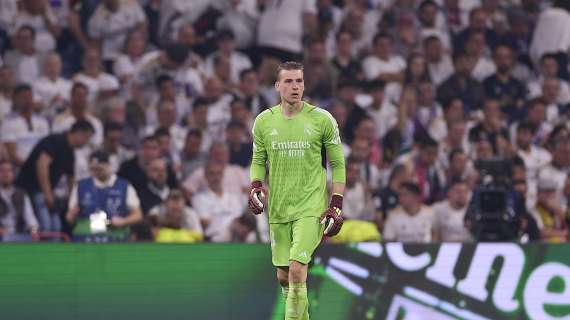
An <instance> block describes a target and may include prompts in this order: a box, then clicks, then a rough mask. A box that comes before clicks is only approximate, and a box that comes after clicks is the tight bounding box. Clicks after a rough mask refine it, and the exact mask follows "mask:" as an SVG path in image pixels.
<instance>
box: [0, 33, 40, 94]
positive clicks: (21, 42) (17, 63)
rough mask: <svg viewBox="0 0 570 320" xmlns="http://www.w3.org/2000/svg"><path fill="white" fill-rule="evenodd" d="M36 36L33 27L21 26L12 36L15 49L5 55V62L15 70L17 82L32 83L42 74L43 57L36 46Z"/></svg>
mask: <svg viewBox="0 0 570 320" xmlns="http://www.w3.org/2000/svg"><path fill="white" fill-rule="evenodd" d="M35 37H36V31H35V30H34V29H33V28H32V27H30V26H22V27H20V28H19V29H18V30H17V31H16V33H15V34H14V37H13V38H12V42H13V47H14V49H13V50H10V51H8V52H6V54H5V55H4V60H5V61H4V62H5V63H6V65H8V66H10V67H11V68H12V70H13V71H14V77H15V79H16V82H19V83H22V82H23V83H28V84H32V83H33V82H34V81H35V80H36V79H37V78H38V77H39V76H40V69H41V65H40V64H41V57H40V55H39V54H38V52H37V51H36V49H35V47H34V39H35Z"/></svg>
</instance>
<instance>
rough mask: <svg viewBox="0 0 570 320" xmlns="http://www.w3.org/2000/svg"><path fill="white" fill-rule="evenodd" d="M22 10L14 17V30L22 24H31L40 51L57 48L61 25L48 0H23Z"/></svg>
mask: <svg viewBox="0 0 570 320" xmlns="http://www.w3.org/2000/svg"><path fill="white" fill-rule="evenodd" d="M21 2H22V10H20V11H19V12H18V14H17V15H16V17H15V18H14V26H13V30H18V29H20V28H21V27H22V26H30V27H31V28H33V30H34V31H35V34H36V37H35V38H34V47H35V48H36V49H37V50H38V51H39V52H40V53H44V52H48V51H52V50H54V49H55V48H56V44H57V38H58V37H59V36H60V34H61V27H60V26H59V24H58V22H57V18H56V17H55V16H54V15H53V13H52V11H51V9H50V7H49V5H48V1H45V0H23V1H21Z"/></svg>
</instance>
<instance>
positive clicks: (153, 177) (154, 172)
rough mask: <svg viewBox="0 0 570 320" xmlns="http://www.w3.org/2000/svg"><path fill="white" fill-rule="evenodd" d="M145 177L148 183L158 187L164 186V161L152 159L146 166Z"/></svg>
mask: <svg viewBox="0 0 570 320" xmlns="http://www.w3.org/2000/svg"><path fill="white" fill-rule="evenodd" d="M146 175H147V178H148V179H149V181H151V182H153V183H154V184H156V185H159V186H164V185H166V178H167V171H166V161H165V160H164V159H154V160H153V161H151V162H150V163H149V164H148V166H147V170H146Z"/></svg>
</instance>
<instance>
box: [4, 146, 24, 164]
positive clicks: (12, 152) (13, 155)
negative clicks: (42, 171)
mask: <svg viewBox="0 0 570 320" xmlns="http://www.w3.org/2000/svg"><path fill="white" fill-rule="evenodd" d="M5 146H6V151H7V152H8V157H9V159H10V160H11V161H12V162H13V163H15V164H16V165H17V166H18V167H21V166H22V165H23V164H24V159H22V158H20V156H18V146H17V145H16V143H15V142H6V143H5Z"/></svg>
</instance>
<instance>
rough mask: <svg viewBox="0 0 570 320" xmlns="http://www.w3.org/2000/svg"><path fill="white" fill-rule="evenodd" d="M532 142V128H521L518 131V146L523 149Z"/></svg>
mask: <svg viewBox="0 0 570 320" xmlns="http://www.w3.org/2000/svg"><path fill="white" fill-rule="evenodd" d="M531 142H532V133H531V132H530V130H526V129H521V130H518V131H517V146H518V147H519V148H521V149H526V148H528V147H529V146H530V143H531Z"/></svg>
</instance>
